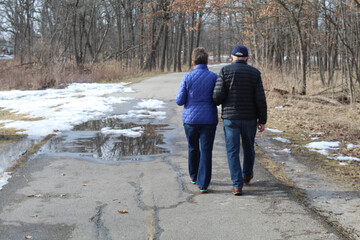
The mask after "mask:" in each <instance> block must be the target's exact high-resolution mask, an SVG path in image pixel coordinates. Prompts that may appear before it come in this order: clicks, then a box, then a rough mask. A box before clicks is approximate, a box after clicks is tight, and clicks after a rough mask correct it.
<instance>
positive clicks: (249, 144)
mask: <svg viewBox="0 0 360 240" xmlns="http://www.w3.org/2000/svg"><path fill="white" fill-rule="evenodd" d="M223 125H224V132H225V141H226V152H227V157H228V162H229V168H230V175H231V180H232V182H233V187H236V188H242V187H243V185H244V181H243V177H244V176H245V177H250V176H251V174H252V173H253V168H254V161H255V150H254V143H255V135H256V130H257V121H256V120H230V119H224V120H223ZM240 137H241V142H242V149H243V172H242V170H241V162H240V156H239V154H240Z"/></svg>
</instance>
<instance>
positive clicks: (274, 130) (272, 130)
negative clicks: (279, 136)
mask: <svg viewBox="0 0 360 240" xmlns="http://www.w3.org/2000/svg"><path fill="white" fill-rule="evenodd" d="M266 130H268V131H270V132H274V133H282V132H283V131H281V130H278V129H275V128H266Z"/></svg>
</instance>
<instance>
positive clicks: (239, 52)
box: [231, 45, 249, 57]
mask: <svg viewBox="0 0 360 240" xmlns="http://www.w3.org/2000/svg"><path fill="white" fill-rule="evenodd" d="M231 55H234V56H236V57H247V56H249V54H248V50H247V48H246V47H244V46H241V45H238V46H236V47H235V48H234V50H233V51H232V53H231Z"/></svg>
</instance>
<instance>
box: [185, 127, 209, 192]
mask: <svg viewBox="0 0 360 240" xmlns="http://www.w3.org/2000/svg"><path fill="white" fill-rule="evenodd" d="M184 129H185V134H186V138H187V140H188V147H189V156H188V157H189V174H190V178H191V179H194V180H196V185H197V186H198V187H199V188H207V187H208V186H209V184H210V180H211V168H212V149H213V144H214V138H215V132H216V125H215V124H214V125H213V124H186V123H184ZM199 141H200V144H199Z"/></svg>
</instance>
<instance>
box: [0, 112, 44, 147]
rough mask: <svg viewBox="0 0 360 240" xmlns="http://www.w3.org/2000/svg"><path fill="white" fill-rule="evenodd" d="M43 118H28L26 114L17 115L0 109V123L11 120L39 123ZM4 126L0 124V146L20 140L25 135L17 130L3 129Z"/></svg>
mask: <svg viewBox="0 0 360 240" xmlns="http://www.w3.org/2000/svg"><path fill="white" fill-rule="evenodd" d="M42 119H43V118H30V117H28V116H27V115H26V114H17V113H14V112H10V111H9V110H4V109H0V121H2V120H12V121H39V120H42ZM3 126H4V124H3V123H0V145H3V144H9V143H12V142H15V141H18V140H20V139H21V138H23V137H25V136H26V135H25V134H23V133H22V131H21V130H19V129H13V128H3Z"/></svg>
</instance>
